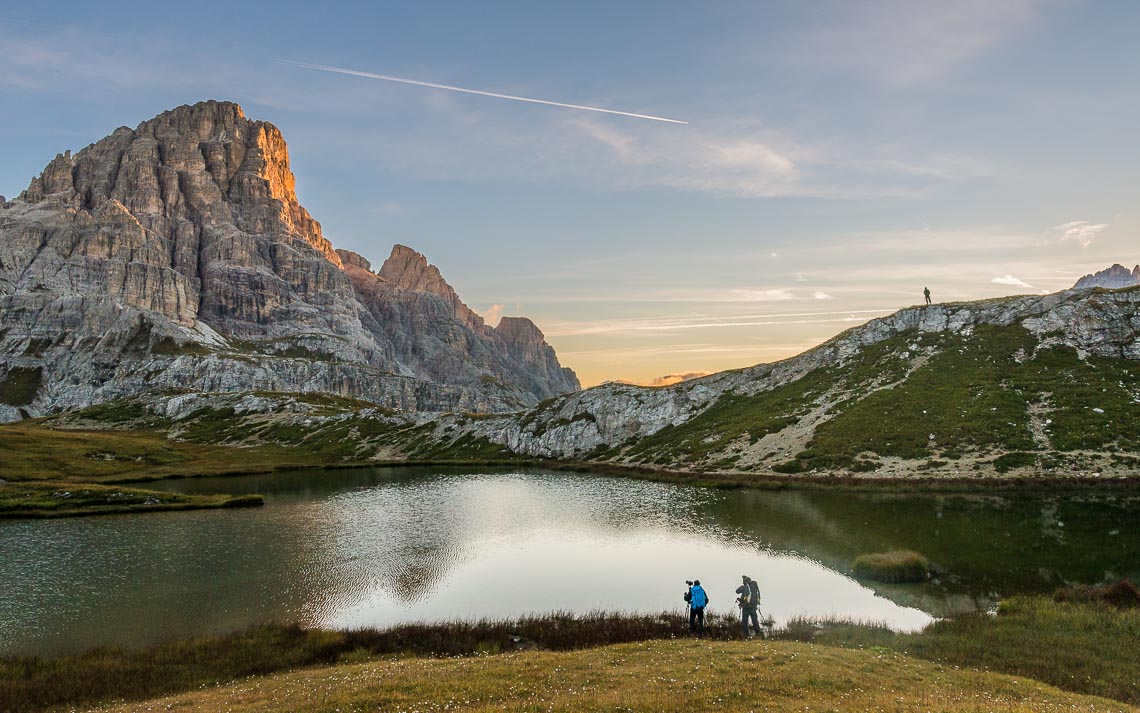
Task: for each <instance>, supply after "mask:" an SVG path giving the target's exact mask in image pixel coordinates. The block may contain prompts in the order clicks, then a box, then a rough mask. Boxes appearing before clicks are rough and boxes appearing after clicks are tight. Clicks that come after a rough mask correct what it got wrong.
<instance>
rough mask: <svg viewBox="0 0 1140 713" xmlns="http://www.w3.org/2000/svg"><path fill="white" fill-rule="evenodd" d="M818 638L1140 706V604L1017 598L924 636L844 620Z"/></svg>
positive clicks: (948, 621) (939, 623) (932, 628)
mask: <svg viewBox="0 0 1140 713" xmlns="http://www.w3.org/2000/svg"><path fill="white" fill-rule="evenodd" d="M813 639H814V641H816V642H817V643H822V644H829V645H838V646H854V647H862V648H874V647H879V648H886V649H890V650H893V651H897V652H900V653H903V654H906V655H909V656H916V657H919V658H923V659H928V660H930V661H935V662H938V663H943V664H950V665H954V666H963V667H969V668H975V669H980V670H983V671H996V672H1002V673H1008V674H1013V675H1017V676H1025V677H1027V678H1033V679H1036V680H1038V681H1043V682H1045V683H1049V684H1052V685H1054V686H1057V687H1059V688H1063V689H1065V690H1068V691H1074V692H1076V693H1086V694H1091V695H1096V696H1104V697H1107V698H1113V699H1116V700H1119V701H1123V702H1125V703H1129V704H1131V705H1140V609H1137V608H1135V607H1132V608H1124V609H1122V608H1119V607H1115V606H1112V605H1109V604H1104V603H1096V602H1095V600H1094V601H1092V602H1090V601H1083V602H1082V601H1076V602H1074V601H1054V600H1053V599H1051V598H1049V597H1042V596H1036V597H1012V598H1010V599H1008V600H1006V601H1004V602H1002V604H1001V606H1000V607H999V609H998V613H997V616H989V615H986V614H969V615H965V616H960V617H955V618H953V619H945V620H941V621H937V622H935V623H934V624H932V625H931V626H929V627H927V628H926V629H925V630H924V631H922V632H920V633H918V634H894V633H892V632H890V631H888V630H886V629H883V628H876V627H860V626H853V625H837V626H824V627H823V628H822V630H821V631H818V632H817V633H816V634H815V635H814V636H813Z"/></svg>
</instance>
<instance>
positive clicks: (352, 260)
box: [336, 248, 372, 272]
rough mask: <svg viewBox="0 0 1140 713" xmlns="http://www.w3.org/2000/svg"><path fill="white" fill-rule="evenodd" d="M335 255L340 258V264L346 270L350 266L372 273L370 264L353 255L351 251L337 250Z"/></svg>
mask: <svg viewBox="0 0 1140 713" xmlns="http://www.w3.org/2000/svg"><path fill="white" fill-rule="evenodd" d="M336 254H337V255H338V256H339V257H340V261H341V263H343V264H344V266H345V267H346V268H347V267H349V266H352V267H355V268H357V269H360V270H365V271H367V272H372V263H371V262H369V261H368V258H366V257H364V256H363V255H360V254H359V253H354V252H352V251H351V250H341V249H339V248H338V249H337V251H336Z"/></svg>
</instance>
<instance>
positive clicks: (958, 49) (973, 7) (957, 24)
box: [804, 0, 1052, 87]
mask: <svg viewBox="0 0 1140 713" xmlns="http://www.w3.org/2000/svg"><path fill="white" fill-rule="evenodd" d="M1048 4H1052V0H1001V2H993V0H955V2H914V0H868V1H865V2H841V3H836V4H834V5H832V6H831V8H832V12H830V13H821V14H823V15H824V16H825V17H828V18H829V19H830V23H829V24H828V25H826V26H823V27H817V28H814V29H812V30H809V31H808V36H807V39H806V42H805V45H806V51H805V53H804V54H805V55H806V56H808V57H810V58H811V59H810V60H809V61H811V62H813V63H816V64H819V65H822V66H826V67H828V68H830V69H835V70H839V71H843V72H854V73H857V74H862V75H864V76H866V77H868V78H869V79H871V80H873V81H876V82H879V83H881V84H887V85H894V86H901V87H906V86H912V85H916V84H921V83H924V82H929V81H932V80H936V79H938V78H940V77H942V76H944V75H946V74H948V73H950V72H952V71H954V70H955V69H957V68H958V67H960V66H961V65H964V64H967V63H968V62H970V61H971V60H973V59H974V58H976V57H978V56H980V55H982V54H984V53H986V52H988V51H990V50H992V49H994V48H995V47H997V46H998V45H1000V44H1001V43H1002V42H1004V41H1006V40H1008V39H1009V38H1010V37H1012V36H1013V35H1015V34H1016V33H1017V32H1018V31H1020V30H1022V29H1023V28H1025V27H1026V26H1027V25H1029V24H1030V23H1031V22H1032V21H1033V20H1034V19H1035V18H1036V16H1037V15H1038V13H1039V10H1040V9H1041V8H1042V7H1043V6H1045V5H1048Z"/></svg>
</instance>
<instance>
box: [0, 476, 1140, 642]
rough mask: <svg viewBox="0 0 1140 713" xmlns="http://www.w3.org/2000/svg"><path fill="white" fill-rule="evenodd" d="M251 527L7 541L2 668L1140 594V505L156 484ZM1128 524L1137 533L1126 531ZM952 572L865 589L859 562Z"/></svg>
mask: <svg viewBox="0 0 1140 713" xmlns="http://www.w3.org/2000/svg"><path fill="white" fill-rule="evenodd" d="M152 485H153V486H154V487H156V488H162V489H167V490H178V491H182V492H194V493H206V492H231V493H247V492H258V493H262V494H263V495H264V496H265V499H266V505H265V507H263V508H256V509H241V510H204V511H195V512H186V513H161V514H152V515H133V516H105V517H92V518H77V519H62V520H40V521H8V522H0V653H3V654H10V653H48V654H54V653H61V652H67V651H77V650H83V649H87V648H90V647H92V646H96V645H103V644H119V645H127V646H140V645H145V644H149V643H154V642H156V641H161V640H164V639H169V638H176V637H185V636H191V635H197V634H204V633H223V632H227V631H232V630H235V629H240V628H243V627H246V626H249V625H251V624H254V623H258V622H267V621H279V622H299V623H301V624H304V625H307V626H323V627H360V626H386V625H391V624H396V623H399V622H407V621H438V620H449V619H476V618H481V617H493V618H505V617H517V616H520V615H523V614H528V613H537V614H542V613H547V612H551V611H555V610H571V611H589V610H601V609H604V610H621V611H628V612H658V611H663V610H678V611H681V610H682V609H683V607H684V602H683V601H682V599H681V595H682V594H683V592H684V591H685V583H684V580H686V579H693V578H698V579H700V580H702V582H703V583H704V585H705V587H706V589H707V590H708V592H709V594H710V597H711V604H710V609H711V610H715V611H723V612H735V611H736V609H735V605H734V599H735V594H734V593H733V590H734V589H735V588H736V587H737V586H738V585H739V583H740V575H741V574H748V575H750V576H752V577H754V578H755V579H757V580H758V581H759V583H760V589H761V594H762V602H761V612H762V613H763V614H765V615H769V614H770V615H772V616H774V617H775V619H776V620H777V621H778V622H779V621H783V620H786V619H787V618H789V617H792V616H797V615H806V616H830V615H837V616H842V617H853V618H857V619H866V620H876V621H883V622H886V623H887V624H889V625H890V626H892V627H894V628H896V629H900V630H911V629H915V628H919V627H921V626H923V625H925V624H926V623H928V622H929V621H931V619H932V617H935V616H940V615H944V614H947V613H950V612H954V611H961V610H967V609H975V608H988V607H990V606H992V603H993V601H994V600H995V598H996V597H998V596H1004V595H1007V594H1011V593H1017V592H1034V591H1048V590H1051V589H1052V588H1054V587H1056V586H1058V585H1059V584H1061V583H1063V582H1066V581H1080V582H1099V581H1102V580H1104V579H1106V578H1114V577H1120V576H1129V575H1131V576H1133V577H1137V576H1140V534H1138V531H1140V528H1136V527H1135V525H1134V523H1135V522H1136V516H1137V515H1138V514H1140V500H1137V499H1136V498H1134V497H1123V496H1116V497H1113V496H1097V497H1075V496H1073V495H1071V494H1068V495H1057V496H1052V497H1046V496H1041V495H1024V494H1022V495H1017V496H1005V495H981V496H961V495H901V494H882V493H879V494H868V493H853V492H846V491H845V492H839V491H750V490H710V489H702V488H695V487H689V486H682V485H672V484H662V483H651V482H642V481H636V480H626V479H619V478H607V477H601V476H594V475H586V474H574V473H566V472H544V471H540V470H504V469H499V470H496V469H483V470H471V469H466V470H461V469H441V468H377V469H366V470H336V471H328V472H317V471H305V472H298V473H277V474H272V475H264V476H248V477H236V478H215V479H202V480H181V481H166V482H163V483H156V484H152ZM1130 523H1132V525H1131V526H1130ZM900 548H908V549H914V550H917V551H920V552H923V553H924V554H926V555H927V556H928V557H930V559H931V560H932V561H933V562H934V563H936V564H937V565H938V566H939V567H940V568H941V569H942V570H944V571H943V574H942V575H941V576H940V577H939V578H938V580H937V581H936V582H932V583H927V584H922V585H893V586H891V585H870V584H863V583H860V582H857V581H856V580H854V579H852V578H851V577H849V576H848V575H847V574H845V572H846V571H847V570H848V568H849V566H850V563H851V560H852V559H853V558H854V557H855V556H856V555H858V554H860V553H863V552H870V551H883V550H890V549H900Z"/></svg>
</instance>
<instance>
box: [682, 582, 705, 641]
mask: <svg viewBox="0 0 1140 713" xmlns="http://www.w3.org/2000/svg"><path fill="white" fill-rule="evenodd" d="M685 584H687V585H689V591H687V592H685V601H687V602H688V603H689V631H690V632H692V633H696V634H697V635H698V636H704V635H705V607H706V606H708V603H709V595H708V594H705V589H704V587H702V586H701V580H699V579H698V580H695V581H692V582H690V581H688V580H685ZM698 622H700V628H699V629H698V628H697V623H698Z"/></svg>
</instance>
